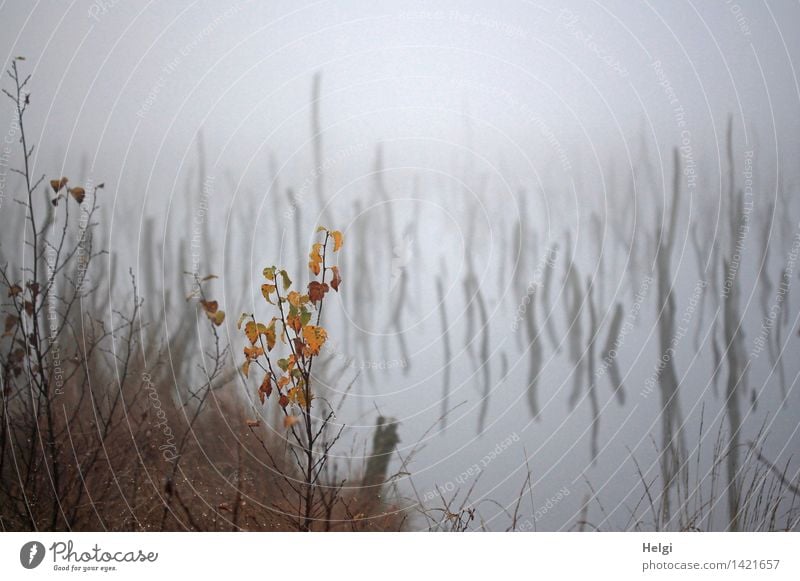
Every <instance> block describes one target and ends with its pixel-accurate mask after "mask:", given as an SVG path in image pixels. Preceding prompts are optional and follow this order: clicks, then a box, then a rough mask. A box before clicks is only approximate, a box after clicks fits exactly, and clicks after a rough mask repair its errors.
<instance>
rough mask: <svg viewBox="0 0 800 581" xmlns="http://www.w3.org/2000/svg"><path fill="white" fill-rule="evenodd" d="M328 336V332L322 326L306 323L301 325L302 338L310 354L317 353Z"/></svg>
mask: <svg viewBox="0 0 800 581" xmlns="http://www.w3.org/2000/svg"><path fill="white" fill-rule="evenodd" d="M327 338H328V333H327V332H326V331H325V329H323V328H322V327H317V326H315V325H306V326H305V327H303V340H304V341H305V342H306V345H307V346H308V350H309V353H310V354H311V355H319V350H320V349H321V348H322V345H323V344H324V343H325V340H326V339H327Z"/></svg>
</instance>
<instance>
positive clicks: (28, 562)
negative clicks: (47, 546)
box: [19, 541, 45, 569]
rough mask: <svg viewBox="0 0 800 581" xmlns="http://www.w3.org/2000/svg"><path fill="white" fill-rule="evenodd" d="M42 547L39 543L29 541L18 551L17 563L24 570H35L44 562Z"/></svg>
mask: <svg viewBox="0 0 800 581" xmlns="http://www.w3.org/2000/svg"><path fill="white" fill-rule="evenodd" d="M44 553H45V550H44V545H43V544H42V543H40V542H39V541H30V542H29V543H25V544H24V545H22V548H21V549H20V550H19V562H20V563H21V564H22V566H23V567H25V568H26V569H35V568H36V567H38V566H39V565H41V564H42V561H43V560H44Z"/></svg>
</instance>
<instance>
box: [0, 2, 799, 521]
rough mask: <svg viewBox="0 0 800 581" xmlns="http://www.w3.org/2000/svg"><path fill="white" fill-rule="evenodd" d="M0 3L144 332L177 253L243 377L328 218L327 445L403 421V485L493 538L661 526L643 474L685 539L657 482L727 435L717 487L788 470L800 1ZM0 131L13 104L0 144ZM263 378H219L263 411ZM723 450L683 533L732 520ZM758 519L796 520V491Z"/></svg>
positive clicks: (45, 125)
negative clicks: (242, 322)
mask: <svg viewBox="0 0 800 581" xmlns="http://www.w3.org/2000/svg"><path fill="white" fill-rule="evenodd" d="M0 14H2V24H0V29H2V32H3V34H2V35H0V54H2V56H3V61H4V69H6V68H8V67H9V66H10V63H11V62H12V59H13V58H14V57H17V56H24V57H25V59H26V60H25V61H22V62H24V63H25V66H26V67H27V70H28V72H30V73H31V75H32V77H31V81H30V86H29V91H30V93H31V111H32V112H31V113H29V115H30V119H29V121H28V132H29V134H30V135H31V141H32V142H35V143H36V144H37V146H36V149H35V151H34V155H33V157H32V159H33V165H34V170H33V172H32V173H33V174H35V175H38V174H46V175H47V176H48V179H49V178H51V177H55V176H61V175H65V176H67V175H68V176H70V180H71V181H74V182H75V183H76V184H77V183H82V184H87V185H92V184H95V185H96V184H98V183H101V182H102V183H103V184H104V188H103V190H102V191H101V192H100V193H98V196H99V203H100V206H101V207H100V211H99V218H98V220H99V222H100V224H101V227H100V230H99V232H101V234H100V235H99V240H98V241H96V242H95V244H97V245H98V246H103V247H105V248H107V249H108V251H109V254H108V255H107V256H104V257H103V258H102V260H101V261H100V262H101V264H100V265H99V266H97V271H96V272H94V273H93V275H92V276H93V280H95V282H97V283H98V284H99V285H100V289H101V290H100V292H101V294H103V295H104V296H106V297H110V298H111V302H112V303H113V302H114V301H115V300H120V301H123V300H125V298H126V297H128V296H129V292H130V289H129V284H128V283H129V279H128V277H127V272H128V270H129V269H132V271H133V273H134V275H135V276H136V279H137V281H138V283H139V293H140V294H141V296H142V297H143V298H144V300H145V304H144V308H143V312H142V317H144V318H146V319H147V320H148V321H150V322H151V323H152V328H153V329H155V331H152V335H150V336H148V339H147V341H160V340H166V339H167V338H174V337H175V333H176V331H177V330H179V329H183V327H182V326H181V325H183V324H184V323H185V322H186V321H187V320H192V321H193V320H194V318H195V307H194V306H193V305H192V304H189V303H187V301H186V300H185V297H186V294H187V293H188V290H189V287H190V286H191V279H188V278H187V276H186V274H185V273H186V272H189V273H198V274H199V275H201V276H204V275H206V274H215V275H217V276H219V279H216V280H214V281H213V289H214V290H213V293H214V295H215V296H214V298H216V299H217V300H219V302H220V306H221V308H224V310H225V311H226V312H227V313H228V318H227V320H226V322H225V324H224V326H223V330H224V332H223V337H224V340H225V342H226V343H229V344H230V345H231V346H232V353H233V355H232V356H231V358H230V364H231V365H239V364H241V348H242V345H244V337H243V335H242V333H241V331H239V330H237V328H236V318H237V317H238V314H239V313H241V312H258V311H259V310H262V309H264V301H263V298H262V296H261V292H260V290H259V287H260V285H261V283H262V282H263V280H262V275H261V272H262V269H263V268H264V267H265V266H268V265H272V264H278V265H282V266H284V267H286V268H287V270H288V271H289V272H290V273H292V276H293V278H296V279H298V280H303V279H305V278H306V277H307V274H308V268H307V266H306V265H307V260H308V259H307V248H308V247H309V246H310V244H311V242H312V239H313V237H314V234H315V230H316V227H317V225H319V224H323V225H325V226H328V227H330V228H332V229H339V230H341V231H342V232H343V233H344V237H345V241H346V243H345V248H344V250H343V251H342V254H341V255H340V256H339V257H338V264H339V266H340V267H341V272H342V277H343V280H344V282H343V284H342V287H341V289H340V292H339V293H336V294H335V295H333V293H331V294H332V295H333V296H332V298H331V299H330V304H329V305H327V306H326V307H325V315H324V320H325V326H326V328H327V329H328V333H329V345H328V348H327V349H326V350H325V351H324V353H323V357H322V360H321V367H320V368H319V370H318V371H317V374H318V378H317V379H318V381H319V382H320V389H321V390H323V391H322V392H321V393H323V394H324V397H325V398H327V399H329V400H337V401H338V400H339V399H343V400H344V403H343V404H342V408H341V410H340V411H339V413H338V414H337V416H336V421H337V422H338V423H340V424H342V425H344V426H345V431H344V434H345V435H344V437H343V440H342V445H341V446H340V447H338V448H336V449H335V450H334V453H333V455H334V457H335V458H338V459H340V460H341V461H342V462H353V463H354V464H355V465H358V464H359V462H360V461H361V460H363V458H364V457H365V456H367V455H368V448H369V443H370V442H371V437H372V432H373V429H374V426H375V424H376V422H377V421H378V416H382V417H388V418H392V419H393V420H394V421H396V422H397V424H398V434H399V437H400V443H399V444H398V447H397V453H396V454H395V455H393V456H392V459H391V461H390V470H389V472H390V474H393V475H394V477H393V478H392V479H391V486H389V485H388V484H387V489H389V488H390V490H389V491H387V494H390V495H393V497H395V498H397V499H402V502H401V501H399V500H398V502H399V503H400V504H404V503H405V506H409V507H413V506H416V505H417V504H418V503H422V502H424V503H426V504H428V503H429V504H431V505H435V504H436V503H437V502H439V501H440V498H441V497H442V496H444V497H445V498H448V499H449V498H452V497H454V496H455V497H456V498H458V499H461V498H465V497H466V496H469V506H472V507H475V508H477V509H478V510H479V514H480V517H479V519H480V525H481V526H484V527H485V528H486V529H489V530H505V529H506V528H507V527H509V526H510V525H511V523H512V521H514V523H515V526H516V528H521V529H524V530H533V529H536V530H576V529H580V530H593V529H601V530H617V529H625V528H633V527H635V526H636V523H638V522H640V521H644V520H647V519H649V518H651V517H652V515H650V516H647V514H645V513H647V510H646V504H648V503H647V501H643V497H644V495H645V493H644V487H643V486H642V482H643V481H644V482H647V483H653V482H655V483H656V485H655V486H656V488H657V489H658V490H662V485H663V488H664V489H666V490H667V492H666V493H665V495H666V496H667V497H670V495H674V498H673V500H672V513H670V514H669V518H667V519H665V520H667V521H668V522H667V523H666V528H678V527H679V526H686V523H685V521H684V520H681V518H680V517H679V516H678V514H679V513H680V509H679V508H678V509H676V507H679V506H680V500H679V499H680V498H681V492H680V488H681V486H682V484H676V482H677V481H678V480H680V481H681V482H683V477H682V476H678V474H679V473H681V472H683V471H687V470H688V471H690V475H689V476H687V477H686V481H687V482H688V483H689V485H690V486H691V490H690V495H691V493H692V492H694V493H696V494H697V495H701V492H702V493H708V491H709V489H710V488H711V487H713V486H714V484H713V483H712V482H711V480H712V477H711V475H712V472H713V471H714V470H713V469H712V466H713V464H714V462H715V459H717V458H719V457H720V450H725V449H726V447H732V449H733V452H731V453H732V454H733V455H735V456H736V457H737V458H738V463H736V464H735V465H734V466H733V470H734V472H737V476H736V478H738V479H740V481H745V480H746V479H747V478H748V477H749V476H748V472H747V470H750V468H749V467H751V466H752V465H753V464H748V463H747V462H748V457H749V459H750V461H752V462H753V463H754V464H755V465H761V466H762V467H763V466H769V465H770V464H771V465H772V466H780V467H781V470H783V474H784V479H785V481H786V482H789V483H790V484H791V483H794V484H793V486H795V487H796V486H797V482H798V480H797V474H798V470H799V469H800V465H798V463H797V461H796V459H795V458H794V457H795V456H796V453H797V451H798V445H799V444H800V434H798V420H800V415H799V413H798V405H800V401H798V391H797V389H796V383H797V378H798V373H800V363H799V362H798V359H797V357H796V356H795V354H796V353H797V348H798V328H799V325H798V323H800V320H798V318H799V317H800V294H798V292H797V291H796V290H795V289H794V288H793V287H794V286H795V285H796V281H797V279H798V273H800V270H799V269H798V266H797V264H796V258H797V253H798V245H799V244H800V222H799V221H800V207H798V202H797V199H796V198H797V190H798V186H800V181H799V180H798V178H800V174H798V171H797V169H796V168H797V164H796V163H795V161H796V160H797V159H798V155H799V154H800V147H798V145H799V143H798V136H800V115H798V112H799V111H800V110H799V109H798V106H799V105H800V87H799V86H798V81H797V75H796V71H795V69H794V61H795V59H796V58H797V57H798V56H800V35H798V34H797V32H796V30H795V27H794V26H793V24H795V23H796V22H798V18H800V7H798V6H797V5H796V4H791V3H766V2H756V1H752V2H750V1H739V2H726V1H719V2H711V3H701V4H693V3H691V2H687V3H673V2H642V3H636V4H632V3H630V2H622V1H616V2H608V1H606V2H601V3H597V2H583V1H582V2H567V3H555V2H528V1H522V0H515V1H513V2H504V3H500V4H499V5H487V4H486V3H483V2H477V1H470V2H439V3H436V6H435V7H433V6H432V5H431V3H425V2H403V3H402V4H401V3H393V2H355V1H349V2H313V3H307V2H268V3H261V2H252V1H242V2H192V3H188V2H187V3H149V4H144V3H134V2H126V1H124V0H116V1H115V0H105V1H103V0H95V1H94V2H86V1H78V2H73V3H71V4H66V3H47V4H45V3H36V4H35V5H29V4H28V3H19V2H6V3H3V4H2V5H0ZM6 101H7V100H6ZM14 119H15V117H14V110H13V108H12V107H11V103H9V102H4V103H3V105H2V108H1V109H0V129H2V131H3V133H4V135H6V137H7V140H6V143H9V144H11V143H12V142H13V141H14V137H15V136H16V133H15V125H14ZM14 155H16V154H12V155H11V156H10V158H9V159H8V161H7V162H6V163H4V164H3V166H4V169H5V168H8V167H10V166H15V165H17V164H18V161H19V155H17V157H16V158H15V157H14ZM676 164H677V174H676ZM2 185H3V186H4V188H3V190H0V192H2V198H0V204H1V205H0V220H2V224H3V229H2V230H3V232H2V234H0V241H1V242H2V247H1V248H0V249H1V250H2V258H3V262H6V261H8V262H9V263H11V264H12V265H15V264H19V263H23V262H24V260H23V256H24V252H25V250H24V244H23V240H22V239H21V234H20V232H21V230H20V229H19V227H20V224H21V223H23V221H24V216H25V208H24V207H21V206H19V205H17V204H14V203H13V200H12V199H13V197H14V195H15V190H14V188H17V187H18V185H19V179H18V176H14V175H13V174H10V173H9V174H8V179H7V181H5V182H3V184H2ZM87 189H88V188H87ZM676 191H677V194H676ZM109 308H110V307H109ZM109 312H110V311H109ZM668 320H671V321H672V324H668V323H667V322H666V321H668ZM765 321H766V322H765ZM778 321H780V322H778ZM189 328H190V335H191V336H192V337H193V338H187V339H186V340H187V341H195V342H197V346H196V348H195V354H196V355H197V356H198V358H200V359H202V356H201V352H202V351H203V349H204V343H203V341H204V339H203V337H202V331H201V330H200V329H199V327H197V328H196V327H195V326H193V325H190V327H189ZM170 340H172V339H170ZM734 354H735V355H734ZM167 357H168V358H170V361H171V357H172V355H171V354H170V353H168V354H167ZM731 361H733V363H731ZM170 365H172V363H171V364H170ZM179 368H180V366H179V365H176V366H173V369H179ZM715 370H716V371H715ZM671 374H674V385H671V381H672V380H671V379H670V377H672V375H671ZM733 376H735V377H733ZM172 378H173V380H174V381H175V382H176V384H180V383H182V382H185V381H186V378H185V377H183V376H182V375H181V373H179V372H178V371H175V372H174V373H173V374H172ZM257 387H258V386H257V385H254V384H253V381H252V380H251V381H249V382H247V381H245V380H244V378H243V377H242V376H241V375H238V376H236V377H235V378H234V379H233V380H232V381H231V393H233V394H235V397H237V398H239V399H240V400H241V401H242V402H244V404H245V405H247V406H250V407H251V408H252V409H254V410H256V411H254V412H253V413H262V414H263V416H264V418H265V421H266V422H267V423H269V422H271V421H273V419H274V418H273V417H272V412H270V411H269V409H267V408H261V407H260V406H258V405H256V404H257V397H256V390H257ZM673 388H674V389H673ZM671 389H673V391H670V390H671ZM267 407H268V406H267ZM258 410H260V411H258ZM232 421H234V420H232ZM235 421H239V419H236V420H235ZM731 432H734V433H735V435H734V436H732V435H731ZM232 433H233V430H232ZM715 447H716V448H715ZM756 449H758V450H759V455H760V457H761V459H759V458H756V457H755V456H753V454H754V450H756ZM677 465H679V467H678V468H676V466H677ZM784 466H785V467H786V468H785V470H784ZM725 468H727V469H728V470H730V469H731V465H730V464H724V463H723V466H721V467H720V468H719V470H720V474H719V479H720V481H721V482H723V483H722V484H717V486H718V487H719V492H718V494H717V496H716V497H715V498H717V500H715V501H713V502H711V503H710V507H708V510H707V511H704V512H703V514H704V518H705V520H704V521H703V522H702V524H698V527H699V528H708V529H713V530H725V529H726V528H731V527H729V521H730V520H731V518H730V515H729V510H730V504H729V500H727V499H726V498H727V495H728V493H729V492H730V491H731V490H736V489H737V487H740V486H742V485H741V484H736V482H735V480H736V478H734V479H733V480H734V482H733V483H732V482H731V479H730V478H729V477H728V476H726V472H725ZM670 475H672V477H673V478H675V479H676V481H675V482H672V483H670V484H668V485H667V484H665V483H664V481H665V480H669V479H670ZM689 481H690V482H689ZM659 483H660V484H659ZM521 491H523V492H521ZM787 502H789V501H787ZM456 504H457V503H456ZM517 507H519V508H517ZM408 510H409V511H412V512H413V508H408ZM515 510H519V511H520V512H521V513H522V514H524V515H525V516H524V517H521V518H520V519H517V518H516V517H514V513H515ZM777 510H778V512H779V514H781V515H782V516H786V522H789V523H792V522H793V523H795V525H796V523H797V508H796V506H795V504H794V502H789V504H785V505H784V504H782V505H780V506H779V507H778V509H777ZM676 513H677V514H676ZM664 514H665V513H663V512H661V515H662V516H663V515H664ZM414 518H415V519H416V520H415V522H416V523H417V525H418V526H419V527H423V528H425V527H428V526H430V522H429V521H426V520H425V518H422V517H419V516H415V517H414ZM751 524H752V523H751ZM753 526H756V525H753ZM741 527H742V528H746V525H741Z"/></svg>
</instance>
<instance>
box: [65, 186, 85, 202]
mask: <svg viewBox="0 0 800 581" xmlns="http://www.w3.org/2000/svg"><path fill="white" fill-rule="evenodd" d="M67 191H68V192H69V193H70V195H71V196H72V197H73V198H75V201H76V202H78V203H79V204H80V203H82V202H83V198H85V197H86V190H84V189H83V188H69V189H68V190H67Z"/></svg>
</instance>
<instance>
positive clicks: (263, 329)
mask: <svg viewBox="0 0 800 581" xmlns="http://www.w3.org/2000/svg"><path fill="white" fill-rule="evenodd" d="M267 332H268V329H267V326H266V325H264V324H262V323H256V322H254V321H249V322H248V323H247V324H246V325H245V326H244V334H245V335H247V338H248V339H249V340H250V344H251V345H255V344H256V343H257V342H258V337H259V335H264V336H266V335H267Z"/></svg>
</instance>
